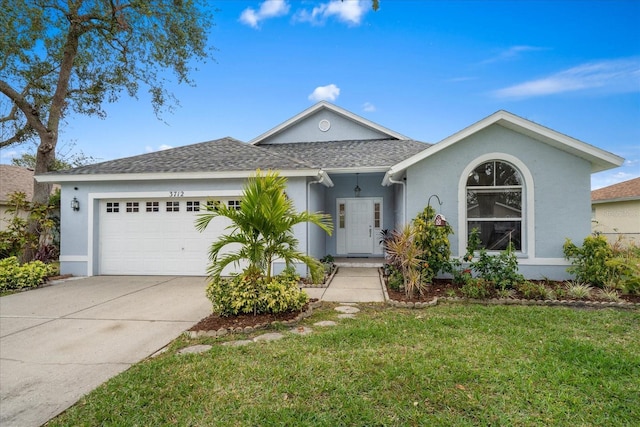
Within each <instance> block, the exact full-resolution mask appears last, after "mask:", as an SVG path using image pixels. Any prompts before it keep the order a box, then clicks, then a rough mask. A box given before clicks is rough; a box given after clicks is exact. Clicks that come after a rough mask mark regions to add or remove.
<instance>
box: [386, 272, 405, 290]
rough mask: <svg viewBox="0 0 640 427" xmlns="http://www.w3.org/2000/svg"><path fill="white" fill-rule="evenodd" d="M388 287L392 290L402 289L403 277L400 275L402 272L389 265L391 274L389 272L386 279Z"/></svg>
mask: <svg viewBox="0 0 640 427" xmlns="http://www.w3.org/2000/svg"><path fill="white" fill-rule="evenodd" d="M388 280H389V281H388V285H389V288H390V289H392V290H394V291H398V292H400V291H402V290H403V289H404V278H403V277H402V272H401V271H400V270H397V269H395V268H393V267H391V274H389V279H388Z"/></svg>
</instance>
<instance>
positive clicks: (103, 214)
mask: <svg viewBox="0 0 640 427" xmlns="http://www.w3.org/2000/svg"><path fill="white" fill-rule="evenodd" d="M225 202H226V203H228V204H229V205H230V206H239V201H238V200H226V201H225ZM204 203H206V202H205V201H204V200H198V199H193V200H184V199H180V200H176V199H152V200H145V199H140V200H101V201H100V215H99V221H100V235H99V237H98V239H99V253H100V255H99V257H100V267H99V271H100V274H123V275H128V274H131V275H191V276H204V275H206V270H207V267H208V265H209V259H208V254H209V247H210V246H211V243H213V242H214V241H215V240H216V238H217V236H219V235H220V234H221V233H224V232H229V231H228V230H225V228H226V227H227V226H228V225H229V224H230V222H229V220H227V219H226V218H215V219H213V220H212V221H211V222H210V223H209V226H208V227H207V229H206V230H205V231H204V232H202V233H200V232H199V231H197V230H196V228H195V225H194V221H195V219H196V217H197V215H198V214H199V213H200V212H199V211H200V207H202V206H204ZM233 270H234V268H233V266H229V268H227V269H226V270H225V271H224V273H225V274H228V273H229V272H231V271H233Z"/></svg>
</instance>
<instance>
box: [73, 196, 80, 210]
mask: <svg viewBox="0 0 640 427" xmlns="http://www.w3.org/2000/svg"><path fill="white" fill-rule="evenodd" d="M71 209H73V210H74V211H75V212H78V211H79V210H80V202H79V201H78V199H77V198H75V197H74V198H73V200H71Z"/></svg>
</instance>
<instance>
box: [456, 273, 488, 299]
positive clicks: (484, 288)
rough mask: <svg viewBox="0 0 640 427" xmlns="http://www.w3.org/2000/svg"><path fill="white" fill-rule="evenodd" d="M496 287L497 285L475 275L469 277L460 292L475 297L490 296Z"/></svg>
mask: <svg viewBox="0 0 640 427" xmlns="http://www.w3.org/2000/svg"><path fill="white" fill-rule="evenodd" d="M494 289H495V285H494V284H493V283H491V282H489V281H487V280H485V279H482V278H479V277H475V278H471V279H469V280H468V281H467V282H466V283H465V284H464V285H462V287H461V288H460V292H461V293H462V295H463V296H465V297H467V298H473V299H484V298H489V297H490V296H491V293H492V292H493V290H494Z"/></svg>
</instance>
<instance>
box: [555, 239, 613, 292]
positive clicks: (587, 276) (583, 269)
mask: <svg viewBox="0 0 640 427" xmlns="http://www.w3.org/2000/svg"><path fill="white" fill-rule="evenodd" d="M562 249H563V251H564V256H565V258H566V259H568V260H569V261H571V267H569V268H567V271H568V272H569V273H571V274H575V276H576V280H578V281H579V282H586V283H590V284H592V285H593V286H597V287H599V288H602V287H604V285H605V284H606V283H607V281H608V280H610V278H611V276H612V275H613V276H617V275H618V274H617V273H616V271H615V270H616V268H615V267H613V266H608V265H607V262H608V261H610V260H611V259H612V258H613V249H612V248H611V246H610V245H609V243H608V242H607V239H606V238H605V237H604V236H600V235H594V236H587V237H586V238H585V239H584V241H583V242H582V247H578V246H576V245H574V244H573V243H572V242H571V239H567V240H566V241H565V243H564V245H563V247H562Z"/></svg>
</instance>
